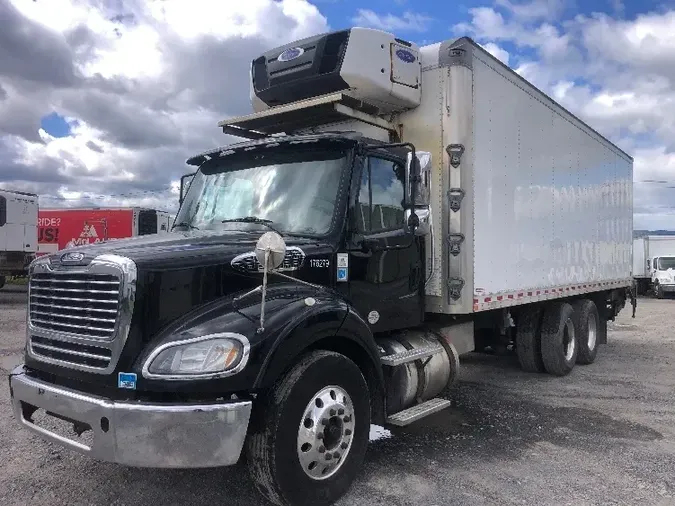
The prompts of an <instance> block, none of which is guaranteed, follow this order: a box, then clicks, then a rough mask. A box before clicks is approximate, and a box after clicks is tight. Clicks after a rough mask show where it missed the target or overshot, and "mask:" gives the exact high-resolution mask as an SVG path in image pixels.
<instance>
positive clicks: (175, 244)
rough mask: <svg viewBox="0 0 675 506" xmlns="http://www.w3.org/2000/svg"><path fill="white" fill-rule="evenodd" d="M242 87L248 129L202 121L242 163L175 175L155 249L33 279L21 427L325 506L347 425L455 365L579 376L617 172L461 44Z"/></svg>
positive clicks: (359, 57)
mask: <svg viewBox="0 0 675 506" xmlns="http://www.w3.org/2000/svg"><path fill="white" fill-rule="evenodd" d="M250 71H251V96H252V99H253V105H254V110H255V112H254V113H253V114H251V115H249V116H244V117H239V118H230V119H227V120H224V121H223V122H221V123H220V127H221V128H222V129H223V131H224V132H225V133H227V134H231V135H237V136H239V137H242V138H244V139H248V140H244V141H243V142H239V143H234V144H229V145H227V146H224V147H219V148H215V149H213V150H209V151H207V152H204V153H201V154H199V155H196V156H194V157H192V158H190V159H189V160H188V164H189V165H191V166H193V167H194V168H196V174H194V176H192V175H190V176H186V177H190V178H191V180H190V184H189V188H188V189H187V192H186V193H185V195H183V194H182V193H181V206H180V210H179V212H178V214H177V216H176V220H175V224H174V230H173V231H172V233H169V234H164V235H161V236H157V235H155V236H149V237H145V238H140V237H139V238H132V239H127V240H120V241H116V242H114V243H107V244H99V245H89V246H83V247H79V248H74V249H72V250H69V251H67V252H65V253H63V254H61V255H59V254H55V255H50V256H49V257H47V258H44V259H40V260H39V261H37V262H36V263H35V264H34V266H33V267H32V272H31V284H30V286H31V290H32V292H31V303H30V307H29V314H30V317H29V322H28V336H27V338H28V345H27V353H26V360H25V364H24V365H22V366H20V367H19V368H17V369H16V370H15V371H14V372H13V373H12V374H11V378H10V382H11V385H12V392H13V397H12V402H13V403H14V409H15V413H16V416H17V418H18V419H19V420H20V422H21V423H22V424H23V426H25V427H28V428H30V429H33V430H36V431H37V432H38V433H40V434H41V435H42V436H43V437H46V438H47V439H49V440H52V441H55V442H58V443H59V444H65V445H67V446H70V447H71V448H73V449H75V450H78V451H83V452H85V453H87V454H88V455H91V456H93V457H96V458H99V459H103V460H110V461H114V462H118V463H122V464H127V465H136V466H147V467H166V466H168V467H213V466H223V465H230V464H233V463H235V462H236V461H238V460H239V458H240V454H241V452H242V451H244V452H246V454H247V463H248V466H249V467H250V469H251V476H252V478H253V481H254V482H255V483H256V485H257V487H258V489H259V490H260V491H261V492H262V493H263V494H264V495H265V496H266V497H267V498H268V499H269V500H270V501H271V502H273V503H276V504H287V505H288V504H290V505H309V504H312V505H318V504H329V503H332V502H333V501H335V500H336V499H337V498H339V497H340V496H341V495H342V494H343V493H344V492H345V491H346V490H347V488H348V487H349V485H350V483H351V481H352V479H353V478H354V477H355V476H356V475H357V473H358V472H359V469H360V466H361V465H362V463H363V458H364V454H365V450H366V446H367V444H368V433H369V427H370V424H371V422H372V423H377V424H387V425H395V426H406V425H408V424H411V423H414V422H415V421H417V420H419V419H420V418H423V417H425V416H427V415H429V414H431V413H435V412H437V411H439V410H441V409H445V408H448V407H449V406H450V401H449V400H447V399H446V398H444V397H443V396H442V392H443V391H444V390H445V388H446V387H448V386H449V385H451V384H452V383H453V381H454V380H455V379H456V378H457V374H458V368H459V360H460V356H461V355H463V354H465V353H468V352H472V351H477V350H478V351H480V350H482V349H484V348H486V347H488V346H490V347H492V348H493V349H495V348H497V349H498V348H509V347H512V348H515V350H516V351H517V354H518V357H519V360H520V363H521V365H522V367H523V369H525V370H527V371H531V372H540V373H541V372H547V373H550V374H553V375H558V376H560V375H565V374H569V373H570V372H571V371H572V370H573V367H574V366H575V364H577V363H580V364H590V363H591V362H593V361H594V359H595V356H596V353H597V350H598V346H599V345H600V344H602V343H604V342H605V341H606V337H607V321H608V320H610V319H613V318H614V317H615V316H616V314H617V313H618V312H619V311H620V310H621V309H622V308H623V307H624V305H625V303H626V298H627V296H628V293H629V292H628V289H629V288H630V286H631V282H632V279H631V267H632V265H631V246H632V237H631V233H632V171H633V162H632V159H631V157H630V156H629V155H627V154H626V153H624V152H623V151H621V150H620V149H619V148H617V147H616V146H615V145H613V144H612V143H611V142H609V141H608V140H607V139H605V138H604V137H602V136H601V135H600V134H598V133H597V132H595V131H594V130H593V129H592V128H591V127H589V126H588V125H586V124H585V123H583V122H582V121H581V120H579V119H578V118H576V117H575V116H573V115H572V114H570V113H569V112H568V111H566V110H565V109H563V108H562V107H561V106H560V105H559V104H557V103H556V102H555V101H553V100H552V99H551V98H549V97H547V96H546V95H545V94H544V93H542V92H541V91H539V90H537V89H536V88H535V87H534V86H532V85H531V84H530V83H528V82H527V81H525V80H524V79H522V78H521V77H519V76H518V75H517V74H516V73H514V72H513V71H511V70H510V69H509V68H507V67H506V66H504V65H503V64H501V63H500V62H499V61H498V60H496V59H495V58H493V57H492V56H491V55H490V54H488V53H487V52H486V51H485V50H483V49H482V48H481V47H480V46H478V45H477V44H475V43H474V42H473V41H471V40H470V39H466V38H461V39H458V40H452V41H446V42H442V43H439V44H434V45H430V46H425V47H422V48H420V47H418V46H416V45H415V44H414V43H411V42H408V41H405V40H402V39H400V38H397V37H395V36H394V35H392V34H388V33H385V32H382V31H377V30H369V29H361V28H354V29H350V30H344V31H338V32H333V33H329V34H323V35H318V36H316V37H311V38H308V39H304V40H300V41H297V42H293V43H291V44H288V45H286V46H284V47H279V48H276V49H272V50H270V51H268V52H267V53H265V54H264V55H262V56H260V57H259V58H256V59H255V60H254V61H253V62H252V64H251V70H250ZM184 187H185V185H184ZM75 280H77V281H78V282H80V281H81V280H84V281H82V284H81V285H77V284H76V283H75V284H76V286H79V287H80V288H79V290H81V291H77V290H76V291H75V292H72V293H70V294H69V295H68V296H69V297H73V298H81V299H85V300H90V299H93V297H90V295H91V294H92V293H90V292H94V291H95V290H97V289H98V288H95V287H97V286H99V285H100V284H105V286H106V287H107V288H106V289H105V291H104V293H105V294H106V295H105V296H103V295H101V297H100V298H99V297H97V298H96V302H92V303H91V305H87V306H85V307H86V310H85V312H82V310H80V311H79V312H78V313H73V316H75V315H79V316H80V317H82V315H86V318H88V319H90V320H91V321H89V320H87V322H86V325H84V326H83V322H82V321H76V320H71V319H69V318H71V316H70V315H71V313H61V314H58V315H57V314H55V313H54V311H52V310H51V306H50V305H51V304H54V303H55V298H56V296H57V295H58V289H59V288H60V287H66V286H71V285H69V283H73V282H74V281H75ZM92 283H96V285H94V284H92ZM33 295H35V297H33ZM73 303H74V302H73ZM115 311H116V312H115ZM45 312H46V313H45ZM94 322H96V323H94ZM89 325H91V327H90V326H89ZM94 327H95V329H93V328H94ZM38 408H42V409H44V410H46V411H48V412H50V413H54V414H55V415H58V416H61V417H62V418H65V419H67V420H72V421H73V422H74V423H75V425H76V427H77V428H85V429H86V428H91V430H92V431H93V432H94V438H93V443H92V446H90V447H88V448H86V449H85V448H83V447H82V445H81V444H80V443H78V442H77V441H76V440H75V438H74V437H73V436H70V439H63V438H59V437H58V436H57V435H55V434H52V433H51V432H50V431H49V430H48V429H47V430H46V429H43V428H39V429H38V428H37V427H35V425H34V422H33V419H32V412H33V410H34V409H38ZM139 428H142V430H140V429H139Z"/></svg>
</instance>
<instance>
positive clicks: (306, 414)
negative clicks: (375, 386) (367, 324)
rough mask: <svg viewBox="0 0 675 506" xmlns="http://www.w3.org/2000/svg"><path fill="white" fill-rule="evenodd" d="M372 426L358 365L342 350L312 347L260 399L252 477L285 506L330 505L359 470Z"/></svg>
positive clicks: (250, 443)
mask: <svg viewBox="0 0 675 506" xmlns="http://www.w3.org/2000/svg"><path fill="white" fill-rule="evenodd" d="M369 431H370V396H369V393H368V385H367V383H366V380H365V379H364V377H363V374H362V373H361V371H360V370H359V368H358V367H357V366H356V364H354V362H352V361H351V360H350V359H348V358H347V357H345V356H344V355H341V354H339V353H334V352H329V351H314V352H311V353H309V354H308V355H306V356H305V357H303V358H302V359H301V360H300V361H299V362H298V363H297V364H296V365H295V366H294V367H293V368H292V369H291V370H290V371H289V372H288V373H287V374H286V375H285V376H284V377H283V378H282V379H281V380H280V381H278V382H277V384H276V385H275V386H274V387H273V388H272V389H271V390H270V391H269V392H267V393H266V394H263V395H261V396H259V397H258V399H257V400H256V403H255V409H254V413H253V417H252V420H251V433H250V435H249V438H248V440H247V444H246V459H247V462H248V466H249V472H250V474H251V478H252V479H253V481H254V483H255V485H256V488H257V489H258V491H259V492H260V493H261V494H262V495H263V496H265V497H266V498H267V499H268V500H269V501H270V502H272V503H274V504H278V505H280V506H290V505H292V506H303V505H310V504H311V505H317V506H320V505H329V504H332V503H333V502H335V501H336V500H337V499H339V498H340V497H341V496H342V495H343V494H344V493H345V492H346V491H347V490H348V489H349V487H350V486H351V483H352V481H353V480H354V478H355V477H356V476H357V474H358V473H359V471H360V469H361V466H362V464H363V459H364V457H365V453H366V448H367V446H368V434H369Z"/></svg>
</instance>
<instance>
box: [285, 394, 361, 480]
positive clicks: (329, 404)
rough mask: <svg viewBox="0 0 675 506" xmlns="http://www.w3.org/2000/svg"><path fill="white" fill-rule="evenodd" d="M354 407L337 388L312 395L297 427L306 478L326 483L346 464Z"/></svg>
mask: <svg viewBox="0 0 675 506" xmlns="http://www.w3.org/2000/svg"><path fill="white" fill-rule="evenodd" d="M354 427H355V425H354V404H353V403H352V399H351V398H350V397H349V395H348V394H347V392H346V391H345V390H344V389H342V388H340V387H338V386H327V387H325V388H322V389H321V390H319V391H318V392H317V393H316V394H315V395H313V396H312V400H310V401H309V403H308V404H307V407H306V408H305V410H304V411H303V415H302V419H301V420H300V426H299V428H298V441H297V450H298V460H299V461H300V466H301V467H302V470H303V471H304V472H305V474H306V475H307V476H309V477H310V478H312V479H313V480H325V479H326V478H330V477H331V476H333V475H334V474H335V473H336V472H337V471H338V470H339V469H340V467H342V465H343V464H344V462H345V460H346V459H347V454H348V453H349V450H350V449H351V447H352V441H353V439H354Z"/></svg>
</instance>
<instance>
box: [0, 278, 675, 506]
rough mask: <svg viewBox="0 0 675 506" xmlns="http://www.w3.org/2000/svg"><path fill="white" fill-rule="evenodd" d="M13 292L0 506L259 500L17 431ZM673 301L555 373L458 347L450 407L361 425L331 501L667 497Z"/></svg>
mask: <svg viewBox="0 0 675 506" xmlns="http://www.w3.org/2000/svg"><path fill="white" fill-rule="evenodd" d="M25 302H26V289H25V287H21V286H6V287H5V288H3V289H1V290H0V504H1V505H3V506H11V505H35V506H40V505H50V506H51V505H57V504H65V505H105V506H108V505H145V504H161V505H181V506H186V505H193V504H194V505H198V504H199V505H201V504H216V505H233V506H239V505H241V506H244V505H245V506H258V505H260V506H263V505H265V503H264V502H263V501H262V500H261V498H260V497H259V496H258V495H257V493H256V492H255V490H254V489H253V486H252V484H251V482H250V480H249V478H248V475H247V473H246V470H245V469H244V468H243V466H234V467H231V468H225V469H209V470H196V471H194V470H187V471H182V470H181V471H175V470H169V471H167V470H153V469H134V468H125V467H122V466H118V465H114V464H107V463H101V462H96V461H93V460H90V459H88V458H87V457H84V456H81V455H79V454H75V453H72V452H70V451H68V450H65V449H62V448H60V447H58V446H56V445H51V444H48V443H46V442H43V441H42V440H41V439H39V438H38V437H36V436H33V435H31V434H29V433H28V432H27V431H26V430H23V429H21V428H19V427H18V425H17V424H16V422H15V420H14V418H13V414H12V412H11V408H10V405H9V389H8V385H7V374H8V371H9V370H11V368H12V367H13V366H14V365H16V364H18V363H20V362H21V360H22V359H21V353H22V349H23V345H24V339H25ZM674 320H675V300H655V299H648V298H643V299H640V300H639V305H638V312H637V317H636V318H635V319H631V318H630V308H629V307H628V308H627V309H625V310H624V311H623V312H622V313H621V315H620V316H619V318H618V319H617V322H616V323H614V324H611V325H610V331H609V339H608V341H609V342H608V344H606V345H603V346H601V348H600V351H599V354H598V358H597V360H596V362H595V363H594V364H592V365H589V366H577V367H575V369H574V370H573V371H572V373H571V374H570V375H569V376H567V377H564V378H554V377H551V376H547V375H536V374H527V373H524V372H522V371H520V370H519V368H518V365H517V361H516V359H515V358H514V357H512V356H506V357H505V356H489V355H470V356H468V357H466V358H464V359H463V361H462V371H461V375H460V380H459V382H458V383H457V384H456V385H455V386H453V387H451V388H449V389H448V390H447V391H446V392H445V394H444V395H445V396H446V397H447V398H449V399H451V400H452V401H453V407H452V408H449V409H447V410H445V411H444V412H441V413H438V414H437V415H434V416H432V417H429V418H427V419H424V420H422V421H420V422H417V423H416V424H414V425H412V426H410V427H408V428H407V429H405V430H398V429H397V430H396V431H392V432H387V431H384V430H382V429H378V428H374V430H373V431H372V433H373V435H374V440H373V441H372V442H371V444H370V446H369V451H368V454H367V457H366V464H365V467H364V470H363V473H361V475H360V476H359V478H358V479H357V481H356V482H355V483H354V485H353V487H352V488H351V490H350V492H349V493H348V494H347V495H346V496H345V497H343V498H342V499H341V500H340V502H339V503H338V504H339V505H341V506H374V505H385V504H386V505H388V506H395V505H415V506H420V505H424V506H441V505H443V506H445V505H455V504H457V505H486V504H494V505H512V504H513V505H515V504H528V505H531V504H536V505H549V504H550V505H556V506H558V505H575V506H577V505H596V504H597V505H611V504H620V505H633V504H635V505H637V504H639V505H650V506H657V505H670V504H675V332H673V324H672V322H673V321H674Z"/></svg>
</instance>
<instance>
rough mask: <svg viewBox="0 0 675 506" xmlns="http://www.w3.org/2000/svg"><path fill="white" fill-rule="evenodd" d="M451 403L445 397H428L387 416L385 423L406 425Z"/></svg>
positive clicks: (399, 425)
mask: <svg viewBox="0 0 675 506" xmlns="http://www.w3.org/2000/svg"><path fill="white" fill-rule="evenodd" d="M451 404H452V402H451V401H449V400H447V399H441V398H439V397H436V398H435V399H429V400H428V401H426V402H423V403H422V404H418V405H416V406H413V407H412V408H408V409H404V410H403V411H399V412H398V413H394V414H393V415H391V416H390V417H388V418H387V423H388V424H390V425H396V426H398V427H405V426H406V425H410V424H411V423H413V422H416V421H417V420H419V419H421V418H424V417H425V416H429V415H433V414H434V413H438V412H439V411H441V410H442V409H445V408H447V407H449V406H450V405H451Z"/></svg>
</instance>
